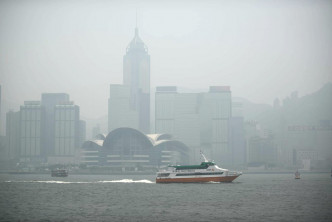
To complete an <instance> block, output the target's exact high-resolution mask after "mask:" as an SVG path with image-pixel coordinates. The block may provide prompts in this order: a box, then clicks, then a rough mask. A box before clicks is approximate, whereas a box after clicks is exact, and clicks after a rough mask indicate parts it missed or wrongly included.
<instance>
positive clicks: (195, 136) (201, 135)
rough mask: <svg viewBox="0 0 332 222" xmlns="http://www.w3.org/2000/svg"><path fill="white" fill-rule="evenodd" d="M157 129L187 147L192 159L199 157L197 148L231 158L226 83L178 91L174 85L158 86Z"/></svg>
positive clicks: (225, 160) (217, 158) (217, 157)
mask: <svg viewBox="0 0 332 222" xmlns="http://www.w3.org/2000/svg"><path fill="white" fill-rule="evenodd" d="M155 106H156V107H155V115H156V116H155V129H156V133H169V134H171V135H173V136H174V137H175V138H176V139H178V140H180V141H182V142H184V143H185V144H187V145H188V146H189V147H190V148H191V151H190V154H191V155H190V156H191V161H193V162H197V161H199V150H202V151H203V152H204V153H205V154H206V155H207V156H210V157H213V158H214V160H215V161H218V162H219V161H223V163H229V162H230V155H231V152H230V147H229V121H230V117H231V92H230V89H229V87H223V86H215V87H214V86H211V87H210V90H209V92H206V93H178V92H177V88H176V87H174V86H166V87H157V89H156V96H155Z"/></svg>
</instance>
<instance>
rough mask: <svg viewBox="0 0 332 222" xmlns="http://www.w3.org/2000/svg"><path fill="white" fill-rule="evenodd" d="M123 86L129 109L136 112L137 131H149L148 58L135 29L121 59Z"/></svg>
mask: <svg viewBox="0 0 332 222" xmlns="http://www.w3.org/2000/svg"><path fill="white" fill-rule="evenodd" d="M123 84H124V85H126V86H129V87H130V108H131V109H132V110H135V111H137V112H138V129H139V130H141V131H143V132H145V133H149V131H150V56H149V54H148V48H147V46H146V45H145V44H144V42H143V41H142V40H141V38H140V37H139V35H138V28H137V27H136V29H135V36H134V38H133V40H132V41H131V42H130V43H129V45H128V47H127V50H126V55H124V57H123Z"/></svg>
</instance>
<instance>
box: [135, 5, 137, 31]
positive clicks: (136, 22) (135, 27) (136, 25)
mask: <svg viewBox="0 0 332 222" xmlns="http://www.w3.org/2000/svg"><path fill="white" fill-rule="evenodd" d="M135 36H138V27H137V8H136V27H135Z"/></svg>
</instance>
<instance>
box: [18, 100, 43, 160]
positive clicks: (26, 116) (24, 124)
mask: <svg viewBox="0 0 332 222" xmlns="http://www.w3.org/2000/svg"><path fill="white" fill-rule="evenodd" d="M43 117H44V109H43V107H42V106H41V104H40V102H39V101H25V102H24V105H23V106H21V107H20V129H21V132H20V159H21V161H22V162H43V160H44V159H43V157H44V156H45V153H44V151H45V150H43V149H42V135H41V134H42V129H43V126H42V124H43Z"/></svg>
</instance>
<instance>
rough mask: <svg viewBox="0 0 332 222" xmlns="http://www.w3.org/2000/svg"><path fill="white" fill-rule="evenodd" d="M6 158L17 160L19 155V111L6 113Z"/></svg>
mask: <svg viewBox="0 0 332 222" xmlns="http://www.w3.org/2000/svg"><path fill="white" fill-rule="evenodd" d="M6 139H7V143H6V144H7V146H6V159H7V160H9V161H13V162H18V160H19V157H20V112H14V111H9V112H7V113H6Z"/></svg>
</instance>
